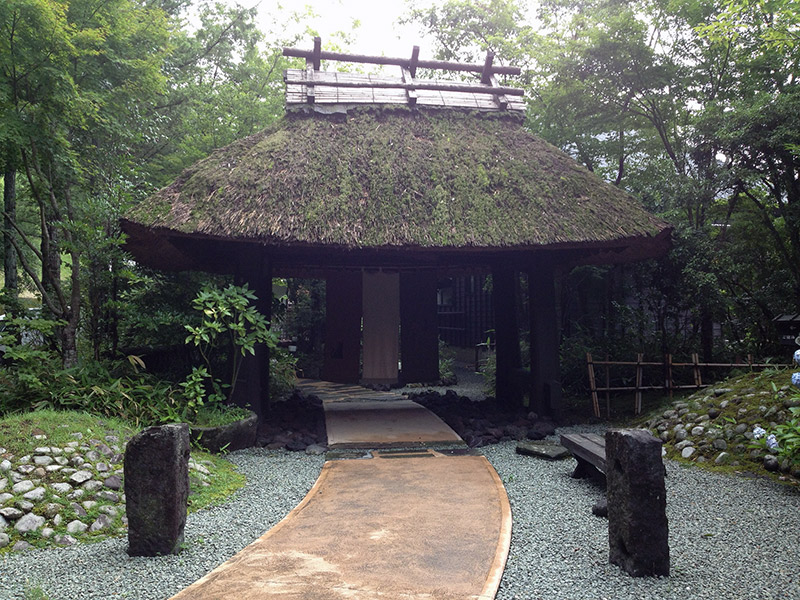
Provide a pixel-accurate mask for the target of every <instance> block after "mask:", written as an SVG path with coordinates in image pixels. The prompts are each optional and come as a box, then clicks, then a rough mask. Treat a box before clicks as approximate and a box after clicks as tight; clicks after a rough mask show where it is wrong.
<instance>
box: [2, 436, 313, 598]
mask: <svg viewBox="0 0 800 600" xmlns="http://www.w3.org/2000/svg"><path fill="white" fill-rule="evenodd" d="M228 458H229V459H230V460H231V461H232V462H233V463H235V464H236V465H238V467H239V470H240V472H241V473H243V474H244V475H245V476H246V477H247V484H246V486H245V487H244V488H243V489H241V490H239V491H238V492H237V493H236V494H235V496H234V498H233V499H232V500H231V501H230V502H228V503H226V504H225V505H224V506H218V507H214V508H211V509H208V510H202V511H199V512H196V513H193V514H191V515H189V517H188V520H187V523H186V530H185V534H184V537H185V549H184V550H183V551H182V552H181V553H180V554H178V555H176V556H166V557H157V558H142V557H137V558H132V557H130V556H128V554H127V553H126V549H127V538H124V537H123V538H116V539H112V540H106V541H104V542H100V543H97V544H90V545H87V544H84V545H79V546H74V547H71V548H61V549H52V550H35V551H29V552H23V553H13V554H10V555H5V556H3V557H2V558H0V599H2V600H6V599H11V598H24V591H25V589H26V588H27V587H34V586H39V587H41V589H42V590H44V591H45V592H46V593H47V594H48V596H49V598H50V600H77V599H79V598H80V599H81V600H94V599H97V600H105V599H110V598H130V599H135V600H161V599H162V598H169V597H170V596H172V595H174V594H176V593H177V592H178V591H180V590H181V589H183V588H184V587H186V586H187V585H189V584H191V583H192V582H194V581H196V580H197V579H199V578H200V577H202V576H203V575H205V574H206V573H207V572H208V571H210V570H211V569H213V568H214V567H216V566H217V565H219V564H220V563H222V562H224V561H225V560H227V559H228V558H230V557H231V556H233V555H234V554H236V552H238V551H239V550H241V549H242V548H244V547H245V546H247V545H248V544H249V543H251V542H252V541H253V540H255V539H257V538H258V537H260V536H261V535H262V534H263V533H264V532H265V531H267V530H268V529H270V528H271V527H272V526H273V525H275V524H276V523H277V522H278V521H280V520H281V519H282V518H283V517H284V516H286V514H287V513H288V512H289V511H290V510H291V509H293V508H294V507H295V506H297V504H298V503H299V502H300V501H301V500H302V499H303V497H304V496H305V495H306V493H307V492H308V490H309V489H311V486H312V485H313V484H314V481H316V479H317V477H318V475H319V471H320V469H321V468H322V463H323V460H324V457H322V456H308V455H306V454H301V453H297V452H277V451H267V450H264V449H248V450H241V451H238V452H232V453H231V454H229V455H228Z"/></svg>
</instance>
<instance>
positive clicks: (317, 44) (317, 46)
mask: <svg viewBox="0 0 800 600" xmlns="http://www.w3.org/2000/svg"><path fill="white" fill-rule="evenodd" d="M312 52H313V54H312V55H311V62H312V64H313V66H314V70H315V71H319V68H320V64H321V62H322V61H321V60H320V54H322V38H320V37H319V36H316V37H315V38H314V50H313V51H312Z"/></svg>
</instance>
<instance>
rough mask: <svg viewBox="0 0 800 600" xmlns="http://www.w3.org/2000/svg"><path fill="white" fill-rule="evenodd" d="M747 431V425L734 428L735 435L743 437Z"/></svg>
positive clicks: (742, 424)
mask: <svg viewBox="0 0 800 600" xmlns="http://www.w3.org/2000/svg"><path fill="white" fill-rule="evenodd" d="M747 429H748V427H747V423H739V424H738V425H737V426H736V427H734V428H733V431H734V433H737V434H739V435H741V434H743V433H744V432H745V431H747Z"/></svg>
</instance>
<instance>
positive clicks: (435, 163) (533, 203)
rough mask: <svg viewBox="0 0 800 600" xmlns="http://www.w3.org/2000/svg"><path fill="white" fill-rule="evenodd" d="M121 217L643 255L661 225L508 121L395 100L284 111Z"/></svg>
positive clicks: (136, 222)
mask: <svg viewBox="0 0 800 600" xmlns="http://www.w3.org/2000/svg"><path fill="white" fill-rule="evenodd" d="M123 225H124V226H125V228H126V230H127V231H128V232H129V234H131V236H132V240H131V247H132V248H136V247H137V238H139V239H138V241H139V242H140V243H139V246H140V247H142V246H143V244H144V242H145V241H146V239H145V238H148V239H149V240H150V241H148V242H147V243H148V244H149V243H151V242H152V240H153V239H155V238H156V237H157V238H162V239H163V238H165V237H169V236H173V237H174V236H177V237H183V238H186V237H189V238H194V239H205V240H225V241H236V242H255V243H258V244H260V245H263V246H275V247H280V248H283V249H288V248H292V247H298V248H300V247H302V248H306V249H309V248H328V249H338V250H365V249H369V250H380V249H387V250H400V249H405V250H426V249H443V250H475V251H477V250H487V251H489V250H503V249H506V250H507V249H518V250H521V249H546V248H551V249H555V248H573V249H577V248H583V249H586V250H590V249H591V248H604V247H606V248H608V247H611V246H614V247H615V248H617V251H620V250H623V249H624V250H626V251H627V250H630V248H631V247H633V246H636V245H637V244H638V245H640V246H642V247H643V248H644V247H645V246H647V247H648V248H649V250H648V251H647V252H645V254H653V253H654V252H660V251H662V250H663V248H664V247H665V244H664V240H666V239H667V238H668V235H669V228H668V226H667V224H666V223H664V222H663V221H661V220H659V219H657V218H655V217H653V216H652V215H650V214H649V213H648V212H647V211H645V210H644V209H643V208H642V207H641V206H640V205H639V203H638V202H637V201H636V200H635V199H634V198H632V197H631V196H630V195H629V194H627V193H626V192H624V191H623V190H621V189H619V188H617V187H615V186H612V185H609V184H606V183H604V182H603V181H601V180H600V179H599V178H598V177H597V176H595V175H594V174H592V173H590V172H589V171H587V170H586V169H584V168H583V167H581V166H579V165H578V164H577V163H576V162H575V161H574V160H573V159H571V158H570V157H568V156H567V155H565V154H564V153H562V152H561V151H559V150H558V149H557V148H555V147H553V146H551V145H549V144H547V143H546V142H544V141H542V140H540V139H539V138H537V137H536V136H534V135H532V134H530V133H529V132H527V131H526V130H525V129H524V128H523V127H522V126H521V124H520V121H519V120H518V119H515V118H511V117H508V116H505V117H503V116H498V115H487V114H479V113H469V112H460V111H452V110H430V111H427V112H425V111H419V110H413V111H412V110H409V109H402V108H394V109H388V108H384V109H358V110H351V111H350V112H349V114H347V115H342V114H333V115H320V114H318V113H313V112H310V111H309V112H303V113H289V114H287V115H286V116H285V117H284V118H283V119H282V120H280V121H279V122H278V123H277V124H275V125H274V126H273V127H271V128H269V129H267V130H265V131H262V132H261V133H258V134H256V135H253V136H250V137H248V138H245V139H243V140H240V141H238V142H235V143H233V144H231V145H230V146H227V147H225V148H221V149H219V150H217V151H215V152H214V153H213V154H212V155H211V156H209V157H208V158H206V159H204V160H201V161H200V162H198V163H197V164H195V165H194V166H193V167H191V168H189V169H187V170H186V171H185V172H184V173H183V174H182V175H181V176H180V177H179V178H178V179H177V180H176V181H175V182H174V183H173V184H172V185H170V186H168V187H166V188H164V189H162V190H161V191H159V192H158V193H156V194H155V195H153V196H152V197H150V198H148V199H147V200H145V201H144V202H142V203H141V204H139V205H138V206H136V207H135V208H134V209H133V210H132V211H131V212H130V213H129V214H128V215H127V218H126V219H125V220H124V221H123ZM655 242H657V243H655ZM654 248H659V249H661V250H654Z"/></svg>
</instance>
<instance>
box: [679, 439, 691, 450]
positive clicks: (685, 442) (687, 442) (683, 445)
mask: <svg viewBox="0 0 800 600" xmlns="http://www.w3.org/2000/svg"><path fill="white" fill-rule="evenodd" d="M689 446H694V442H693V441H692V440H683V441H682V442H679V443H677V444H675V450H683V449H684V448H687V447H689Z"/></svg>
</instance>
